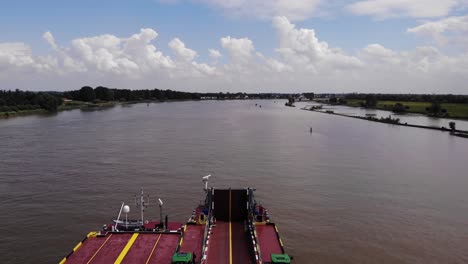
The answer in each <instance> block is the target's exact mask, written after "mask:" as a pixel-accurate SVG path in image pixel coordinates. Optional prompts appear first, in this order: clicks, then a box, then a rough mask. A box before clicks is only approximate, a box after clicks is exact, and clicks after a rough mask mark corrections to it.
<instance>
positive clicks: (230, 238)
mask: <svg viewBox="0 0 468 264" xmlns="http://www.w3.org/2000/svg"><path fill="white" fill-rule="evenodd" d="M229 263H230V264H232V231H231V190H229Z"/></svg>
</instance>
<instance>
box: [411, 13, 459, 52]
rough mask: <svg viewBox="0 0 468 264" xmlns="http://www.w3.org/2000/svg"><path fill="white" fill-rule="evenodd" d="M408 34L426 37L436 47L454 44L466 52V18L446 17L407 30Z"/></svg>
mask: <svg viewBox="0 0 468 264" xmlns="http://www.w3.org/2000/svg"><path fill="white" fill-rule="evenodd" d="M407 32H408V33H412V34H415V35H418V36H422V37H427V38H430V39H432V40H434V41H435V42H436V43H437V44H438V45H448V44H454V45H457V46H461V47H462V48H464V49H465V50H468V16H458V17H448V18H444V19H440V20H437V21H429V22H425V23H423V24H422V25H419V26H417V27H413V28H409V29H408V30H407Z"/></svg>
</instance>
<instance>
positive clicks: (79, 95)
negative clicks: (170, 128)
mask: <svg viewBox="0 0 468 264" xmlns="http://www.w3.org/2000/svg"><path fill="white" fill-rule="evenodd" d="M312 95H313V94H312ZM288 96H289V94H275V93H241V92H238V93H229V92H228V93H222V92H220V93H191V92H180V91H172V90H160V89H152V90H129V89H115V88H107V87H103V86H98V87H96V88H92V87H89V86H84V87H82V88H81V89H79V90H75V91H69V92H64V93H63V97H64V98H66V99H69V100H76V101H83V102H95V101H122V102H125V101H127V102H128V101H144V100H160V101H166V100H169V101H170V100H201V99H217V100H232V99H247V98H249V99H252V98H258V99H274V98H282V99H286V98H288Z"/></svg>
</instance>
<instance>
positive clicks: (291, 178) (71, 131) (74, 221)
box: [0, 101, 468, 264]
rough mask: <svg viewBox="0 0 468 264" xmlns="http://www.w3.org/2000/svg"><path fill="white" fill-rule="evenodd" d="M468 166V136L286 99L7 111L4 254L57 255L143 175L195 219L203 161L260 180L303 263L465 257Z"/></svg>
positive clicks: (23, 257) (215, 170) (11, 258)
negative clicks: (288, 103)
mask: <svg viewBox="0 0 468 264" xmlns="http://www.w3.org/2000/svg"><path fill="white" fill-rule="evenodd" d="M255 103H258V104H261V105H262V108H259V107H255V105H254V104H255ZM310 127H312V128H313V132H312V133H310ZM467 168H468V139H464V138H457V137H452V136H450V135H449V134H448V133H441V132H440V131H431V130H424V129H417V128H409V127H400V126H392V125H387V124H381V123H374V122H367V121H363V120H357V119H352V118H346V117H340V116H331V115H326V114H322V113H314V112H308V111H302V110H300V109H299V107H297V108H288V107H285V106H284V102H282V101H278V102H276V103H275V102H274V101H222V102H217V101H204V102H177V103H159V104H150V105H149V106H147V105H146V104H136V105H131V106H128V107H121V106H117V107H114V108H110V109H106V110H101V111H91V112H84V111H80V110H74V111H68V112H60V113H58V114H56V115H51V116H27V117H18V118H13V119H8V120H0V202H1V207H0V208H1V211H2V212H1V214H0V223H1V225H0V231H1V234H2V235H1V237H0V263H58V262H59V261H60V260H61V259H62V258H63V257H64V256H65V255H67V254H68V253H69V252H70V250H71V249H72V248H73V247H74V246H75V245H76V243H77V242H79V241H80V240H81V239H82V238H83V237H84V236H85V235H86V234H87V233H88V232H89V231H92V230H97V229H98V228H100V227H101V226H102V224H104V223H106V222H109V220H110V219H112V218H114V217H116V215H117V213H118V210H119V209H120V204H121V202H122V201H127V202H128V203H129V204H130V205H131V206H132V205H133V199H134V198H133V197H134V194H135V193H137V192H138V191H139V188H140V187H144V188H145V191H146V192H147V193H149V194H151V196H153V197H161V198H162V199H163V200H164V202H165V206H166V208H165V214H166V213H167V214H169V219H170V220H173V221H175V220H177V221H185V220H186V219H187V218H188V217H189V215H190V214H191V211H192V208H193V207H195V206H196V205H197V204H198V202H199V200H200V199H202V197H203V191H202V182H201V177H202V176H204V175H206V174H212V175H213V177H212V182H211V184H212V185H213V186H216V187H229V186H231V187H254V188H256V189H257V191H256V195H257V199H258V200H259V201H261V202H262V203H263V204H264V205H265V206H267V207H268V208H269V211H270V213H271V215H272V219H273V220H274V221H275V222H277V223H278V225H279V231H280V234H281V236H282V238H283V241H284V243H285V246H286V250H287V252H288V253H289V254H291V255H293V256H294V258H295V263H305V264H308V263H468V169H467ZM130 215H132V217H133V218H137V217H138V213H137V210H136V208H135V207H134V206H132V211H131V213H130ZM146 215H147V217H148V218H153V219H157V218H158V216H159V211H158V209H157V206H153V207H150V208H148V210H147V214H146Z"/></svg>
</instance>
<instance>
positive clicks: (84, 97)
mask: <svg viewBox="0 0 468 264" xmlns="http://www.w3.org/2000/svg"><path fill="white" fill-rule="evenodd" d="M80 100H81V101H84V102H92V101H94V100H96V94H95V93H94V89H93V88H91V87H89V86H84V87H82V88H81V89H80Z"/></svg>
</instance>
